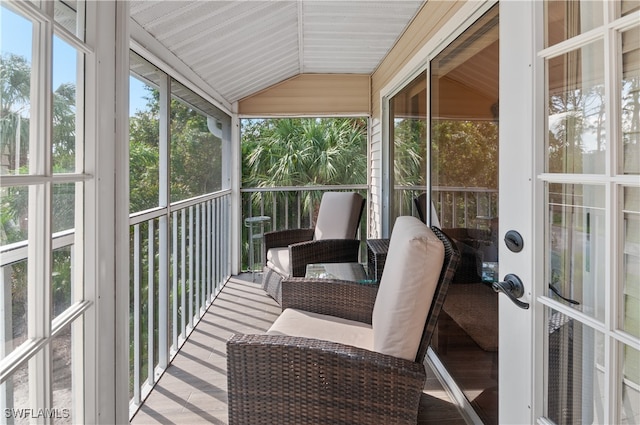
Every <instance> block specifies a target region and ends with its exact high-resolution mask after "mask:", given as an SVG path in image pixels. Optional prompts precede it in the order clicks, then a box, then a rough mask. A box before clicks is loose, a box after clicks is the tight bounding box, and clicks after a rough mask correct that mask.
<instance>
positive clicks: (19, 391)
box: [0, 362, 33, 425]
mask: <svg viewBox="0 0 640 425" xmlns="http://www.w3.org/2000/svg"><path fill="white" fill-rule="evenodd" d="M0 394H2V395H3V398H2V399H1V400H0V407H2V412H1V414H2V418H3V422H2V423H3V424H5V423H6V424H16V425H17V424H25V425H26V424H30V423H33V419H31V417H30V416H31V410H30V409H29V408H30V407H31V405H30V404H29V367H28V362H27V363H25V364H24V365H23V366H21V367H20V368H18V370H16V371H15V372H14V374H13V375H11V376H10V377H9V378H8V379H7V380H6V381H4V382H3V383H2V384H0Z"/></svg>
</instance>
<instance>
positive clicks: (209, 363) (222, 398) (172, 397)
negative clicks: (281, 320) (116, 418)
mask: <svg viewBox="0 0 640 425" xmlns="http://www.w3.org/2000/svg"><path fill="white" fill-rule="evenodd" d="M245 279H246V280H245ZM256 280H257V279H256ZM280 312H281V309H280V307H279V306H278V305H277V304H276V303H275V301H273V299H271V298H270V297H269V296H268V295H266V294H265V292H264V291H263V290H262V289H261V288H260V285H259V284H258V283H254V282H252V281H251V275H250V274H246V275H240V276H234V277H232V278H231V279H230V280H229V282H228V283H227V284H226V286H225V287H224V289H223V290H222V291H221V292H220V294H219V295H218V297H217V298H216V299H215V301H214V302H213V303H212V304H211V306H210V307H209V310H208V311H207V313H206V314H205V315H204V317H203V318H202V320H201V321H200V322H199V323H198V325H197V326H196V328H195V330H194V331H193V332H192V334H191V336H190V337H189V339H188V340H187V341H186V342H185V344H184V346H183V347H182V349H181V350H180V352H179V353H178V355H177V356H176V357H175V359H174V360H173V362H172V363H171V365H170V366H169V367H168V368H167V370H166V372H165V373H164V375H162V377H161V378H160V381H159V382H158V383H157V384H156V386H155V388H154V390H153V391H152V392H151V394H150V395H149V397H148V398H147V400H146V401H145V402H144V404H143V405H142V407H141V408H140V410H139V411H138V413H136V415H135V416H134V418H133V419H132V421H131V423H132V424H133V425H141V424H199V423H201V424H202V423H207V424H227V423H228V414H227V371H226V369H227V360H226V341H227V339H228V338H229V337H230V336H231V335H232V334H234V333H262V332H264V331H266V330H267V329H268V328H269V327H270V326H271V323H273V321H274V320H275V319H276V317H278V315H279V314H280ZM427 376H428V378H427V383H426V385H425V392H424V394H423V396H422V399H421V407H420V415H419V418H418V423H419V424H445V425H454V424H455V425H458V424H465V421H464V419H463V418H462V416H461V415H460V413H459V411H458V409H457V407H456V406H455V405H454V404H453V403H452V402H451V399H450V398H449V396H448V394H447V392H446V391H445V390H444V389H443V388H442V386H441V385H440V383H439V381H438V380H437V378H436V377H435V376H434V375H433V372H431V370H430V369H429V367H428V366H427Z"/></svg>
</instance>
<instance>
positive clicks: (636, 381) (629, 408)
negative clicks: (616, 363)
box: [618, 344, 640, 424]
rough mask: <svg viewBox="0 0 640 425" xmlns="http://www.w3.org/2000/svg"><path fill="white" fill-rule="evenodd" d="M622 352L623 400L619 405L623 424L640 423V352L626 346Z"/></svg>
mask: <svg viewBox="0 0 640 425" xmlns="http://www.w3.org/2000/svg"><path fill="white" fill-rule="evenodd" d="M620 347H621V350H622V356H623V359H622V400H621V403H620V404H619V405H618V416H619V418H620V423H621V424H639V423H640V351H638V350H635V349H633V348H632V347H630V346H628V345H624V344H620Z"/></svg>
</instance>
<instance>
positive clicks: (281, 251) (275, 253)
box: [267, 247, 291, 276]
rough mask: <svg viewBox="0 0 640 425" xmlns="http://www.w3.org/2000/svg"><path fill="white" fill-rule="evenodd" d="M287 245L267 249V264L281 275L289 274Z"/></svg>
mask: <svg viewBox="0 0 640 425" xmlns="http://www.w3.org/2000/svg"><path fill="white" fill-rule="evenodd" d="M290 261H291V260H290V257H289V247H284V248H271V249H269V250H268V251H267V266H268V267H269V268H270V269H271V270H275V271H276V272H278V273H279V274H280V275H282V276H289V275H290V274H291V265H290V264H289V263H290Z"/></svg>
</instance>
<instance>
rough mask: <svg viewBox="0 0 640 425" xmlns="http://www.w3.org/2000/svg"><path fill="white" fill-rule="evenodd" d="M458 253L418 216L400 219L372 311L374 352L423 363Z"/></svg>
mask: <svg viewBox="0 0 640 425" xmlns="http://www.w3.org/2000/svg"><path fill="white" fill-rule="evenodd" d="M457 255H458V254H457V251H456V250H455V248H454V247H453V245H452V244H450V241H449V240H448V238H446V236H444V235H443V234H441V232H440V231H439V229H437V228H433V229H430V228H429V227H427V226H426V225H425V224H424V223H422V222H421V221H420V220H419V219H417V218H415V217H410V216H403V217H398V218H397V219H396V222H395V225H394V227H393V232H392V234H391V240H390V241H389V251H388V253H387V259H386V262H385V267H384V271H383V272H382V278H381V280H380V288H379V289H378V295H377V297H376V301H375V305H374V308H373V314H372V327H373V349H374V351H377V352H380V353H383V354H388V355H392V356H395V357H401V358H404V359H407V360H415V359H418V358H421V359H424V353H426V348H423V346H424V345H425V344H426V346H428V344H429V341H428V340H430V339H431V334H432V333H433V328H434V327H435V321H436V320H437V315H438V314H439V313H440V309H441V307H442V302H443V300H444V295H445V294H446V290H447V288H448V284H449V281H450V278H451V276H450V275H449V269H450V268H451V267H453V269H454V270H455V266H456V265H457V259H458V256H457ZM425 339H426V340H427V341H426V342H425ZM423 352H424V353H423Z"/></svg>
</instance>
